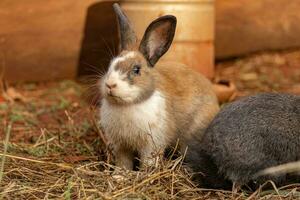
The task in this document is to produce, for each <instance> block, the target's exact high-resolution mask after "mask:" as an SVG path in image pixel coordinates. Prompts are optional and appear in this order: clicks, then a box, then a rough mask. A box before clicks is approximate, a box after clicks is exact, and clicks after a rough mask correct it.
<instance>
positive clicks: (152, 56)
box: [139, 15, 177, 67]
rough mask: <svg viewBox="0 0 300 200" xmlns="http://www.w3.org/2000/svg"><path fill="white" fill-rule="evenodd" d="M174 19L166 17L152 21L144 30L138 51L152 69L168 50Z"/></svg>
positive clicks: (171, 39)
mask: <svg viewBox="0 0 300 200" xmlns="http://www.w3.org/2000/svg"><path fill="white" fill-rule="evenodd" d="M176 22H177V20H176V17H174V16H172V15H166V16H163V17H160V18H158V19H156V20H154V21H153V22H152V23H151V24H150V25H149V26H148V28H147V29H146V31H145V34H144V37H143V39H142V41H141V44H140V47H139V50H140V52H141V53H142V54H143V55H144V56H145V58H146V59H147V60H148V63H149V64H150V65H151V66H152V67H153V66H154V65H155V63H156V62H157V61H158V59H159V58H160V57H161V56H162V55H164V53H166V52H167V50H168V49H169V47H170V45H171V43H172V41H173V38H174V35H175V29H176Z"/></svg>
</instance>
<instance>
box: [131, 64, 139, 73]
mask: <svg viewBox="0 0 300 200" xmlns="http://www.w3.org/2000/svg"><path fill="white" fill-rule="evenodd" d="M132 71H133V73H134V74H135V75H139V74H140V71H141V66H140V65H134V66H133V69H132Z"/></svg>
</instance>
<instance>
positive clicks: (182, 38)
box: [120, 0, 214, 78]
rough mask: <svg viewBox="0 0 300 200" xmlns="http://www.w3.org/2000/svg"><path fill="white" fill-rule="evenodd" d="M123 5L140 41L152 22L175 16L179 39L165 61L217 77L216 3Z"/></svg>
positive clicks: (132, 0) (135, 0)
mask: <svg viewBox="0 0 300 200" xmlns="http://www.w3.org/2000/svg"><path fill="white" fill-rule="evenodd" d="M120 4H121V7H122V9H123V10H124V11H125V13H126V15H127V16H128V17H129V19H130V20H131V22H132V23H133V26H134V28H135V30H136V33H137V35H138V38H139V39H141V38H142V36H143V34H144V31H145V30H146V27H147V26H148V25H149V23H150V22H151V21H153V20H154V19H156V18H157V17H159V16H162V15H166V14H172V15H175V16H176V17H177V30H176V35H175V40H174V42H173V45H172V46H171V49H170V50H169V51H168V53H167V54H166V55H165V56H164V57H163V60H172V61H176V62H182V63H184V64H186V65H188V66H190V67H192V68H194V69H195V70H197V71H198V72H200V73H202V74H204V75H205V76H207V77H208V78H212V77H213V75H214V0H122V1H120Z"/></svg>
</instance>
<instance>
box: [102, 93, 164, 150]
mask: <svg viewBox="0 0 300 200" xmlns="http://www.w3.org/2000/svg"><path fill="white" fill-rule="evenodd" d="M100 117H101V126H102V127H103V128H104V131H105V134H106V136H107V138H108V139H109V141H110V142H112V143H116V144H118V145H126V146H128V147H130V148H137V149H138V148H143V145H145V143H149V142H153V143H154V144H155V145H157V146H158V147H160V148H162V147H164V146H165V144H166V142H167V140H168V138H167V134H166V128H167V112H166V100H165V98H164V97H163V96H162V94H161V93H160V92H157V91H156V92H154V94H153V95H152V96H151V97H150V98H149V99H147V100H146V101H144V102H142V103H139V104H134V105H130V106H116V105H112V104H110V103H109V102H107V101H106V100H105V99H104V100H103V102H102V107H101V112H100Z"/></svg>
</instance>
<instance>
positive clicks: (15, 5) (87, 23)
mask: <svg viewBox="0 0 300 200" xmlns="http://www.w3.org/2000/svg"><path fill="white" fill-rule="evenodd" d="M111 4H112V3H103V2H99V1H96V0H61V1H59V0H47V1H45V0H18V1H14V0H1V1H0V27H1V28H0V61H2V62H0V63H1V64H0V67H1V68H2V70H3V66H4V67H5V78H6V80H8V81H10V82H16V81H28V80H36V81H40V80H49V79H59V78H74V77H75V76H76V73H77V66H78V63H80V71H81V73H85V71H86V68H87V66H88V65H89V66H92V65H93V66H94V65H97V64H100V63H102V62H104V61H103V60H102V59H103V58H105V57H107V56H106V55H107V52H108V51H107V45H108V46H109V45H110V44H112V43H116V42H115V41H114V40H115V38H114V35H115V34H114V32H115V25H114V23H113V22H114V16H113V15H112V8H111ZM107 13H110V14H107ZM108 22H109V23H108ZM86 35H88V38H87V37H85V36H86ZM111 46H112V45H111ZM79 58H80V59H81V60H82V62H78V61H79ZM85 60H88V61H87V62H85ZM3 61H4V62H3ZM83 63H84V64H83ZM83 68H84V69H83ZM89 68H91V67H89Z"/></svg>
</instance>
